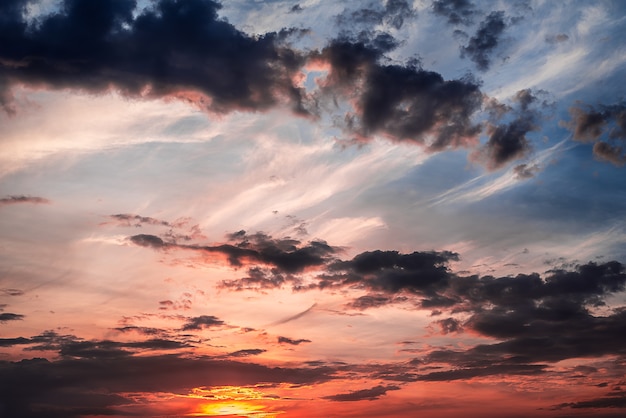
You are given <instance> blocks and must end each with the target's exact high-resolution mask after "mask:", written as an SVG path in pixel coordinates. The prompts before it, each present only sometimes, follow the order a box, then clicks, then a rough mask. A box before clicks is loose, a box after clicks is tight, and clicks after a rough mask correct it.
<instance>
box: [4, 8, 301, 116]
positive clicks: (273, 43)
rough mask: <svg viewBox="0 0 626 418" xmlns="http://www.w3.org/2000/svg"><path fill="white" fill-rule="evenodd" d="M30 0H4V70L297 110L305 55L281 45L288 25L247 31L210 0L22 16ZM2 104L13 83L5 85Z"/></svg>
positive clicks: (12, 78) (33, 79)
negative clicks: (295, 78) (297, 79)
mask: <svg viewBox="0 0 626 418" xmlns="http://www.w3.org/2000/svg"><path fill="white" fill-rule="evenodd" d="M27 3H28V2H27V1H10V2H8V3H7V2H3V5H2V9H0V14H3V15H4V16H5V17H4V18H3V19H2V20H1V21H0V62H1V63H2V64H1V65H0V80H2V82H3V84H4V86H5V87H6V86H8V85H11V84H16V83H17V84H26V85H29V86H34V87H39V86H45V87H49V88H75V89H82V90H85V91H89V92H94V93H100V92H104V91H107V90H109V89H115V90H119V91H120V92H122V93H123V94H125V95H127V96H130V97H167V96H171V97H180V98H183V99H185V100H189V101H191V102H193V103H195V104H197V105H199V106H201V107H203V108H205V109H210V110H212V111H218V112H226V111H230V110H233V109H247V110H260V109H267V108H269V107H271V106H274V105H276V104H278V103H280V102H285V103H286V102H289V103H291V104H292V106H293V108H294V109H295V110H296V111H302V101H301V99H302V95H301V92H300V90H299V89H298V88H297V87H295V86H294V85H293V83H292V81H291V77H292V75H293V74H294V71H296V70H297V69H298V68H299V67H300V66H301V64H302V61H303V58H302V57H301V56H299V55H298V54H297V53H296V52H294V51H293V50H292V49H289V48H287V47H283V46H281V45H280V44H281V43H282V40H283V39H284V38H285V37H286V36H288V35H289V31H284V32H281V33H268V34H265V35H262V36H258V37H252V36H248V35H246V34H244V33H243V32H241V31H239V30H237V29H236V28H235V27H234V26H232V25H231V24H230V23H228V22H226V21H224V20H221V19H219V18H218V15H217V13H218V10H219V9H220V8H221V5H220V4H219V3H217V2H214V1H211V0H185V1H180V0H160V1H157V2H155V3H154V5H153V7H150V8H147V9H144V10H138V9H136V7H137V4H136V1H134V0H115V1H102V0H98V1H92V0H64V1H63V2H62V3H61V5H60V8H59V12H58V13H54V14H50V15H47V16H42V17H40V18H38V20H37V21H36V22H31V23H27V22H26V21H25V19H24V10H25V7H26V5H27ZM0 97H3V100H4V102H5V104H6V101H7V100H8V98H10V91H8V90H6V89H4V91H3V92H2V95H1V96H0Z"/></svg>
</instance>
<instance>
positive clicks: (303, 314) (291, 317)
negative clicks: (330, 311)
mask: <svg viewBox="0 0 626 418" xmlns="http://www.w3.org/2000/svg"><path fill="white" fill-rule="evenodd" d="M316 306H317V303H314V304H313V305H311V306H310V307H309V308H307V309H305V310H304V311H302V312H300V313H297V314H295V315H291V316H289V317H287V318H284V319H281V320H279V321H276V322H274V323H273V324H272V325H282V324H286V323H287V322H291V321H296V320H298V319H300V318H302V317H303V316H305V315H307V314H309V313H311V312H312V311H313V308H315V307H316Z"/></svg>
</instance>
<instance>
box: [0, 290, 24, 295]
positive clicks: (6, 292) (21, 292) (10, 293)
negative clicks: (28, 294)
mask: <svg viewBox="0 0 626 418" xmlns="http://www.w3.org/2000/svg"><path fill="white" fill-rule="evenodd" d="M0 292H2V293H4V294H5V295H6V296H22V295H23V294H24V291H23V290H21V289H10V288H5V289H0Z"/></svg>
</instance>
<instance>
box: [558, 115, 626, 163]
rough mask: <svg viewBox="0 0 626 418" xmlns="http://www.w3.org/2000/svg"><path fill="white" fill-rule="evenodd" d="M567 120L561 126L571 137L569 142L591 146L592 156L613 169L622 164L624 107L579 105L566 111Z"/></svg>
mask: <svg viewBox="0 0 626 418" xmlns="http://www.w3.org/2000/svg"><path fill="white" fill-rule="evenodd" d="M569 111H570V115H571V117H572V118H571V120H570V121H568V122H563V121H562V122H561V126H563V127H565V128H567V129H569V130H571V131H572V133H573V139H574V140H576V141H580V142H592V143H594V145H593V154H594V155H595V156H596V157H597V158H598V159H599V160H601V161H608V162H610V163H612V164H613V165H615V166H622V165H624V163H626V152H625V151H626V148H625V145H626V144H625V142H626V104H625V103H619V104H615V105H600V106H598V107H597V108H596V107H593V106H588V105H583V104H580V105H578V106H573V107H571V108H570V110H569Z"/></svg>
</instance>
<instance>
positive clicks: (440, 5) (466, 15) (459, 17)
mask: <svg viewBox="0 0 626 418" xmlns="http://www.w3.org/2000/svg"><path fill="white" fill-rule="evenodd" d="M432 9H433V13H435V14H436V15H439V16H442V17H445V18H447V20H448V23H449V24H451V25H466V26H468V25H471V24H472V23H474V16H475V15H476V14H477V11H476V10H475V8H474V4H473V3H472V2H470V1H468V0H436V1H433V5H432Z"/></svg>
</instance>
